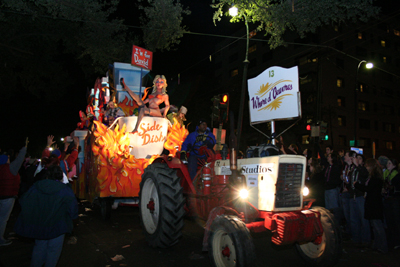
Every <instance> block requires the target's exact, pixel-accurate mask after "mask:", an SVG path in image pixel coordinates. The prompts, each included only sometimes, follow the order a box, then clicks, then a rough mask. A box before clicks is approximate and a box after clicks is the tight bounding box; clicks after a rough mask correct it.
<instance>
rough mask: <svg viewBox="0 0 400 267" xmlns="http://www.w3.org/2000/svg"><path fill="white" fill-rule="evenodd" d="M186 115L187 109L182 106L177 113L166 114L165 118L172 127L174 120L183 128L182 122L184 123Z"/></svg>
mask: <svg viewBox="0 0 400 267" xmlns="http://www.w3.org/2000/svg"><path fill="white" fill-rule="evenodd" d="M186 113H187V108H186V107H184V106H182V107H181V108H180V109H179V111H178V113H176V112H173V113H170V114H168V116H167V118H168V120H169V121H170V122H171V123H172V125H173V124H174V118H175V120H176V121H177V122H179V123H180V124H181V126H183V122H184V121H186V117H185V116H186Z"/></svg>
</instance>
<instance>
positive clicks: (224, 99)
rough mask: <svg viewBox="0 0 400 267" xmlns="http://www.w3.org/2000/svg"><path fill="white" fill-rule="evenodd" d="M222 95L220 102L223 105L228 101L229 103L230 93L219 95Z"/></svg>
mask: <svg viewBox="0 0 400 267" xmlns="http://www.w3.org/2000/svg"><path fill="white" fill-rule="evenodd" d="M219 96H220V102H219V103H220V104H222V105H226V104H227V103H228V100H229V95H228V94H222V95H219Z"/></svg>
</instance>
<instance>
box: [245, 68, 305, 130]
mask: <svg viewBox="0 0 400 267" xmlns="http://www.w3.org/2000/svg"><path fill="white" fill-rule="evenodd" d="M248 90H249V99H250V103H249V108H250V118H251V119H250V120H251V123H261V122H266V121H272V120H283V119H293V118H296V117H299V116H301V107H300V95H299V74H298V69H297V66H295V67H293V68H290V69H286V68H282V67H271V68H268V69H266V70H265V71H264V72H262V73H261V74H260V75H258V76H257V77H255V78H253V79H249V80H248Z"/></svg>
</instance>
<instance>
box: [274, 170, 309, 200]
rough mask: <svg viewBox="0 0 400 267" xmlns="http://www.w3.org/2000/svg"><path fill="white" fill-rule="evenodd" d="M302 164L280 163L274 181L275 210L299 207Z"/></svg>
mask: <svg viewBox="0 0 400 267" xmlns="http://www.w3.org/2000/svg"><path fill="white" fill-rule="evenodd" d="M302 174H303V164H293V163H280V164H279V172H278V179H277V181H276V195H275V208H289V207H299V206H301V195H300V194H301V179H302Z"/></svg>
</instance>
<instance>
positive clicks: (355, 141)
mask: <svg viewBox="0 0 400 267" xmlns="http://www.w3.org/2000/svg"><path fill="white" fill-rule="evenodd" d="M363 63H365V67H366V68H367V69H372V68H373V67H374V64H372V63H371V62H367V61H366V60H361V61H360V62H359V63H358V66H357V72H356V88H355V90H354V108H355V110H354V146H357V111H358V103H357V91H358V71H359V69H360V67H361V64H363Z"/></svg>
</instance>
